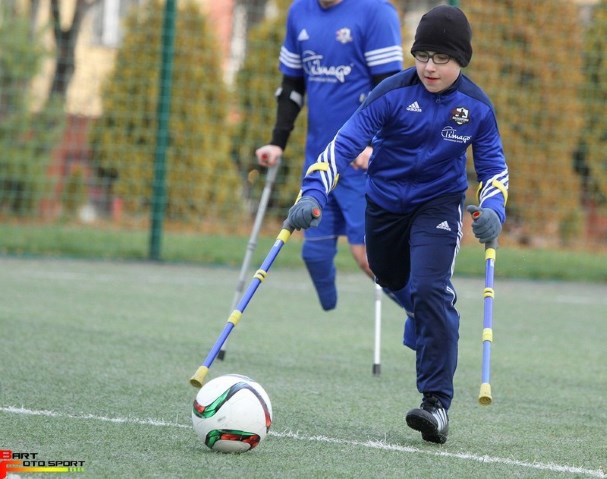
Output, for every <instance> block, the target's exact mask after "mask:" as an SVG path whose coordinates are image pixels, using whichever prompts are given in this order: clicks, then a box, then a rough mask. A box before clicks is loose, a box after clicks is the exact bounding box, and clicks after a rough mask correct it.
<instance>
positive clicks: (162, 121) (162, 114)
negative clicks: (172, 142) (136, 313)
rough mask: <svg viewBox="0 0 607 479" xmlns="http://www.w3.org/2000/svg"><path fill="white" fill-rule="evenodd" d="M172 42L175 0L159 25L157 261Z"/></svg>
mask: <svg viewBox="0 0 607 479" xmlns="http://www.w3.org/2000/svg"><path fill="white" fill-rule="evenodd" d="M174 39H175V0H166V2H165V8H164V19H163V23H162V40H161V41H162V60H161V65H160V88H159V93H158V107H157V121H158V125H157V134H156V155H155V159H154V183H153V185H152V211H151V215H152V218H151V229H150V252H149V257H150V259H153V260H159V259H160V249H161V248H160V246H161V239H162V223H163V220H164V210H165V206H166V185H165V176H166V150H167V145H168V139H169V117H170V111H171V75H172V70H173V46H174Z"/></svg>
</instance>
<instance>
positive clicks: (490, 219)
mask: <svg viewBox="0 0 607 479" xmlns="http://www.w3.org/2000/svg"><path fill="white" fill-rule="evenodd" d="M466 210H467V211H468V213H471V214H472V219H473V221H472V231H473V232H474V236H476V237H477V238H478V240H479V241H480V242H481V243H489V242H491V241H493V240H495V239H497V237H498V236H499V234H500V232H501V231H502V223H501V222H500V219H499V216H497V213H496V212H495V211H493V210H492V209H491V208H479V207H478V206H475V205H469V206H468V207H467V208H466Z"/></svg>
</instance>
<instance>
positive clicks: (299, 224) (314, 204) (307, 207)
mask: <svg viewBox="0 0 607 479" xmlns="http://www.w3.org/2000/svg"><path fill="white" fill-rule="evenodd" d="M321 216H322V212H321V210H320V205H319V204H318V201H316V199H314V198H313V197H312V196H302V197H301V198H300V199H299V201H298V202H297V203H295V204H294V205H293V206H291V209H290V210H289V216H287V223H289V225H291V227H292V228H293V229H297V230H299V229H304V230H305V229H308V228H309V227H310V226H314V227H315V226H318V223H320V217H321Z"/></svg>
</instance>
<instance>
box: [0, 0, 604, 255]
mask: <svg viewBox="0 0 607 479" xmlns="http://www.w3.org/2000/svg"><path fill="white" fill-rule="evenodd" d="M289 3H290V2H289V1H288V0H275V1H270V0H267V1H266V0H255V1H253V0H251V1H245V0H240V1H239V0H224V1H222V2H210V1H209V2H205V1H202V0H198V1H195V0H179V1H177V0H89V1H88V2H76V1H75V0H72V1H70V0H59V1H58V2H51V0H39V1H37V2H33V1H32V2H30V1H25V0H24V1H21V0H7V1H3V2H2V4H1V5H0V145H1V149H2V150H1V151H2V154H1V155H0V231H1V229H2V228H6V227H8V226H9V225H10V227H11V228H17V229H18V228H27V227H31V226H32V225H36V226H40V227H44V228H48V229H49V230H51V231H52V230H53V229H57V228H63V229H64V230H67V231H80V230H94V231H138V232H143V233H145V235H146V236H147V237H148V238H149V239H150V245H151V246H150V248H151V256H152V257H160V256H161V254H162V253H161V250H160V249H159V246H158V245H159V243H158V242H156V240H155V238H159V237H161V236H162V234H163V233H164V232H167V231H178V232H187V233H193V234H200V235H209V234H230V235H247V234H248V232H249V231H250V230H251V227H252V224H253V221H254V217H255V213H256V211H257V207H258V204H259V198H260V196H261V192H262V189H263V187H264V182H265V171H264V170H261V169H260V168H259V167H258V166H257V163H256V160H255V157H254V151H255V149H256V148H257V147H259V146H261V145H263V144H265V143H267V141H268V140H269V138H270V134H271V130H272V126H273V122H274V115H275V98H274V92H275V90H276V88H277V87H278V85H279V81H280V73H279V71H278V54H279V50H280V46H281V43H282V39H283V35H284V24H285V18H286V11H287V8H288V5H289ZM393 3H394V4H395V6H396V7H397V9H398V10H399V13H400V15H401V19H402V31H403V49H404V51H405V54H406V57H407V56H409V57H410V55H408V51H409V48H410V45H411V43H412V35H413V33H414V29H415V26H416V25H417V22H418V20H419V18H420V17H421V15H422V14H423V13H424V12H425V11H426V10H428V9H429V8H431V7H432V6H434V5H437V4H439V3H447V2H436V1H413V0H409V1H404V0H403V1H400V2H396V1H395V2H393ZM449 3H451V4H457V5H458V6H460V7H461V8H462V9H463V10H464V11H465V12H466V14H467V15H468V17H469V19H470V22H471V24H472V28H473V47H474V55H473V59H472V62H471V64H470V66H469V67H468V68H466V69H465V70H464V73H465V74H466V75H468V76H470V77H471V78H472V79H473V80H474V81H475V82H476V83H478V84H479V85H481V86H482V87H483V88H484V89H485V91H486V92H487V93H488V95H489V97H490V98H491V99H492V101H493V103H494V106H495V108H496V111H497V115H498V121H499V125H500V130H501V133H502V136H503V141H504V146H505V151H506V155H507V160H508V164H509V167H510V185H511V186H510V199H509V203H508V208H507V209H508V215H509V217H508V221H507V223H506V225H505V229H504V233H503V235H502V244H511V245H521V246H529V247H552V248H563V249H586V250H596V249H597V248H599V249H600V248H605V247H607V148H606V147H605V146H606V145H605V143H606V142H607V115H605V114H604V112H603V110H604V108H605V102H606V100H607V1H605V0H603V1H586V2H576V1H573V0H571V1H570V0H538V1H523V0H509V1H507V0H501V1H498V0H461V1H459V2H449ZM412 64H413V62H412V59H409V58H407V59H406V66H410V65H412ZM328 107H330V106H328ZM305 116H306V111H305V108H304V110H303V111H302V112H301V114H300V115H299V118H298V120H297V124H296V129H295V131H294V133H293V134H292V136H291V139H290V142H289V146H288V148H287V150H286V151H285V157H284V158H283V162H282V165H281V168H280V170H279V172H278V176H277V178H276V182H275V184H274V188H273V191H272V195H271V197H270V201H269V204H268V209H267V211H266V221H265V222H264V227H263V230H262V234H272V235H273V234H275V233H276V231H277V229H276V228H277V227H278V226H279V225H280V224H281V223H282V220H283V219H284V217H285V215H286V212H287V210H288V208H289V206H290V205H291V204H292V202H293V200H294V199H295V197H296V195H297V192H298V188H299V181H300V175H301V163H302V160H303V144H304V137H305V126H306V118H305ZM476 187H477V185H476V182H475V178H474V174H473V172H472V169H471V176H470V192H469V199H470V201H473V198H474V195H475V190H476ZM66 234H68V233H66ZM3 236H4V235H2V234H0V251H7V248H6V245H3ZM470 236H471V235H468V240H469V241H472V239H471V238H470ZM93 242H94V241H93ZM93 242H92V243H93ZM11 251H12V252H14V251H19V252H23V253H27V252H28V242H27V241H25V240H24V241H23V244H22V245H20V246H19V247H14V246H13V249H12V250H11ZM91 251H93V252H94V251H95V245H94V244H91ZM92 254H94V253H92Z"/></svg>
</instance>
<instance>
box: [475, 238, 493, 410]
mask: <svg viewBox="0 0 607 479" xmlns="http://www.w3.org/2000/svg"><path fill="white" fill-rule="evenodd" d="M496 249H497V240H493V241H490V242H489V243H486V244H485V289H484V291H483V302H484V304H483V363H482V364H483V366H482V373H481V390H480V393H479V396H478V402H479V403H481V404H482V405H483V406H488V405H489V404H491V401H492V397H491V383H490V378H491V343H492V342H493V298H494V296H495V292H494V290H493V273H494V269H495V251H496Z"/></svg>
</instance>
